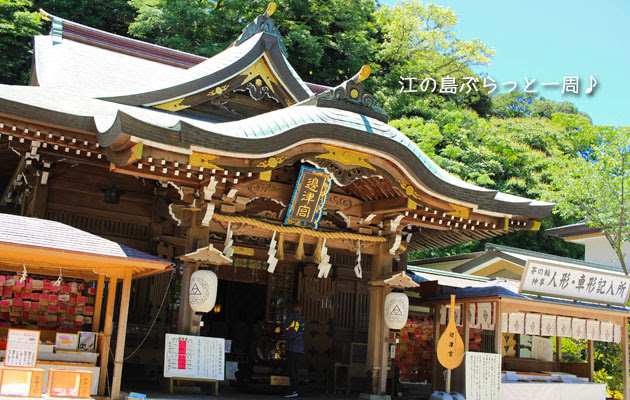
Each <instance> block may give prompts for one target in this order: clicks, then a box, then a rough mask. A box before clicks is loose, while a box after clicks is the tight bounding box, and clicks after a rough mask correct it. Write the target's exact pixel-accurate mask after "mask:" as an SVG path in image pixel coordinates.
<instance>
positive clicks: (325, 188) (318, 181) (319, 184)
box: [284, 167, 332, 229]
mask: <svg viewBox="0 0 630 400" xmlns="http://www.w3.org/2000/svg"><path fill="white" fill-rule="evenodd" d="M331 186H332V177H331V176H330V175H329V174H328V173H326V172H325V171H322V170H320V169H316V168H309V167H302V169H300V176H299V177H298V180H297V183H296V184H295V190H294V191H293V197H292V198H291V204H290V205H289V210H288V211H287V217H286V219H285V220H284V224H285V225H294V226H301V227H304V228H311V229H317V226H318V224H319V220H320V219H321V218H322V212H323V211H324V206H325V205H326V200H327V198H328V192H330V188H331Z"/></svg>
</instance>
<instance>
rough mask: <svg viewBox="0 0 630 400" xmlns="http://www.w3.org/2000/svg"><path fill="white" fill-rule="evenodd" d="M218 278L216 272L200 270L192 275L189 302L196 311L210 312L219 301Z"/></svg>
mask: <svg viewBox="0 0 630 400" xmlns="http://www.w3.org/2000/svg"><path fill="white" fill-rule="evenodd" d="M217 286H218V279H217V276H216V275H215V273H214V272H212V271H208V270H205V269H204V270H201V269H200V270H198V271H195V272H193V274H192V276H191V277H190V289H189V292H188V302H189V303H190V308H192V309H193V311H195V312H209V311H211V310H212V309H213V308H214V303H215V302H216V301H217Z"/></svg>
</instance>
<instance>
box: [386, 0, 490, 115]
mask: <svg viewBox="0 0 630 400" xmlns="http://www.w3.org/2000/svg"><path fill="white" fill-rule="evenodd" d="M375 15H376V21H377V23H378V26H379V28H380V29H381V31H382V33H381V35H382V40H381V43H380V46H379V50H378V53H377V57H378V61H379V68H377V70H376V87H378V88H379V89H378V91H377V93H375V95H376V97H377V98H378V99H379V101H380V102H381V103H382V104H383V107H384V108H385V110H386V111H388V112H389V113H390V115H391V117H392V118H401V117H404V116H407V117H411V116H420V117H423V118H431V117H432V116H433V113H434V112H435V110H439V109H443V108H449V109H457V108H471V109H473V110H475V111H477V113H478V114H480V115H485V114H486V113H487V112H488V111H489V109H490V104H491V101H490V95H489V94H488V93H487V90H486V89H484V88H483V80H482V79H480V78H479V77H477V76H476V75H475V74H474V73H473V72H472V71H471V70H470V68H469V67H471V66H473V65H485V64H488V63H489V61H490V58H491V57H492V56H493V55H494V50H491V49H489V48H488V47H487V46H486V45H484V44H483V43H482V42H481V41H479V40H478V39H473V40H468V41H467V40H462V39H460V38H458V37H457V35H456V34H455V31H454V27H455V25H456V24H457V15H456V14H455V12H454V11H452V10H451V9H448V8H443V7H440V6H438V5H435V4H432V3H426V4H425V3H422V2H420V1H414V2H410V1H401V2H398V3H397V4H396V5H395V6H393V7H388V6H385V5H383V6H381V7H379V9H378V10H377V11H376V13H375ZM466 77H470V78H471V79H474V80H476V82H474V83H472V84H474V85H475V87H476V89H477V90H470V91H469V90H468V88H467V87H462V83H464V81H463V78H466ZM404 78H416V81H414V82H413V89H418V86H419V85H420V83H421V82H422V81H423V80H424V79H433V81H428V82H430V84H429V86H428V88H427V90H425V91H418V92H416V93H399V91H400V89H401V87H404V88H408V82H409V81H408V80H406V79H404ZM442 78H446V79H448V78H455V80H456V84H457V93H455V94H450V93H449V94H443V93H439V89H440V85H441V82H442ZM433 82H435V84H436V87H435V89H434V87H433ZM462 89H463V90H462Z"/></svg>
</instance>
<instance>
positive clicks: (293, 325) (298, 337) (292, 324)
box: [282, 301, 304, 398]
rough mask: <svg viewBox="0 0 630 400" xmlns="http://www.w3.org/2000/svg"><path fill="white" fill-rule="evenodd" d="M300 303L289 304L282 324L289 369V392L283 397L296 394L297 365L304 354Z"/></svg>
mask: <svg viewBox="0 0 630 400" xmlns="http://www.w3.org/2000/svg"><path fill="white" fill-rule="evenodd" d="M301 313H302V305H301V304H300V303H298V302H297V301H292V302H291V303H290V304H289V313H288V314H287V319H286V320H285V321H284V324H283V325H282V333H283V335H284V338H285V339H286V341H287V347H286V356H287V368H288V371H289V383H290V387H289V393H287V394H286V395H285V396H284V397H287V398H288V397H297V396H298V392H297V389H298V379H299V375H298V365H299V361H300V357H301V356H302V354H304V321H303V319H302V314H301Z"/></svg>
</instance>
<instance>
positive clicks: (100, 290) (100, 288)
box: [92, 274, 105, 332]
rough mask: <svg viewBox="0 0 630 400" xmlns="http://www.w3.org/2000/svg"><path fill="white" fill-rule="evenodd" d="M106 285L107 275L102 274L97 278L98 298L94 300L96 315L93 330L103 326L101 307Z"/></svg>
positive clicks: (93, 319) (93, 318)
mask: <svg viewBox="0 0 630 400" xmlns="http://www.w3.org/2000/svg"><path fill="white" fill-rule="evenodd" d="M104 287H105V275H103V274H101V275H99V276H98V279H97V280H96V299H95V300H94V315H93V316H92V332H98V330H99V329H100V328H101V309H102V308H103V289H104Z"/></svg>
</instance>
